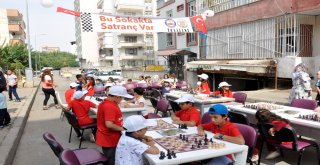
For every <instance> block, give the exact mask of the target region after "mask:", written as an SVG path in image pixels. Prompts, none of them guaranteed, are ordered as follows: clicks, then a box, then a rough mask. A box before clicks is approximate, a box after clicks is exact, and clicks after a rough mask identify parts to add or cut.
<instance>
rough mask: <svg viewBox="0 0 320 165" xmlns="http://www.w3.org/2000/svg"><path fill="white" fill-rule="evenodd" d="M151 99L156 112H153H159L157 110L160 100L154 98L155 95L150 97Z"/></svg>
mask: <svg viewBox="0 0 320 165" xmlns="http://www.w3.org/2000/svg"><path fill="white" fill-rule="evenodd" d="M149 99H150V102H151V105H152V107H153V108H154V112H153V113H155V114H157V113H158V111H157V104H158V100H157V99H156V98H154V97H150V98H149Z"/></svg>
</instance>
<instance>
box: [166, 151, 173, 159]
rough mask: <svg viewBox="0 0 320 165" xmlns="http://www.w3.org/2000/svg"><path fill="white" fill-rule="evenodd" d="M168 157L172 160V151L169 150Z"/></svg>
mask: <svg viewBox="0 0 320 165" xmlns="http://www.w3.org/2000/svg"><path fill="white" fill-rule="evenodd" d="M167 157H168V159H172V157H171V152H170V150H168V154H167Z"/></svg>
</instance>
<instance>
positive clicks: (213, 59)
mask: <svg viewBox="0 0 320 165" xmlns="http://www.w3.org/2000/svg"><path fill="white" fill-rule="evenodd" d="M196 3H197V4H196V6H198V8H199V11H201V12H203V11H205V10H208V9H210V10H213V11H215V16H213V17H210V18H207V20H206V25H207V28H208V33H207V35H206V39H205V40H203V41H202V42H201V44H200V52H201V53H200V56H199V61H195V62H190V63H188V64H187V69H188V74H191V75H196V74H199V73H200V72H205V73H208V74H209V75H210V81H211V85H212V88H214V89H216V85H215V84H217V83H219V82H221V81H228V82H229V83H231V84H234V87H233V88H234V89H236V90H255V89H260V88H264V87H268V86H269V87H271V86H276V87H277V85H280V86H281V85H284V86H286V85H287V86H291V77H292V72H293V69H294V67H295V66H296V65H297V64H299V63H301V62H302V63H305V64H306V65H307V66H308V68H309V74H310V76H311V77H316V72H317V71H318V70H320V48H319V46H317V45H318V44H319V42H320V1H319V0H304V1H299V0H281V1H279V0H197V1H196ZM191 77H192V76H191ZM190 81H192V80H190ZM194 83H195V82H194ZM239 84H240V85H239Z"/></svg>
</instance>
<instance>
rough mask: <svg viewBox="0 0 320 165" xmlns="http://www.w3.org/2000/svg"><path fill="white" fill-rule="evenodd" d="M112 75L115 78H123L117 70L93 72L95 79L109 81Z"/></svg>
mask: <svg viewBox="0 0 320 165" xmlns="http://www.w3.org/2000/svg"><path fill="white" fill-rule="evenodd" d="M110 77H112V78H113V79H114V80H118V79H123V77H121V76H120V75H118V74H116V73H115V72H112V71H111V72H103V71H102V72H96V73H95V74H93V78H94V79H101V80H102V81H107V80H108V79H109V78H110Z"/></svg>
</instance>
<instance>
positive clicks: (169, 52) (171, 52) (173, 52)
mask: <svg viewBox="0 0 320 165" xmlns="http://www.w3.org/2000/svg"><path fill="white" fill-rule="evenodd" d="M156 54H157V56H171V55H189V54H194V53H193V52H191V51H188V50H180V49H170V50H160V51H158V52H157V53H156Z"/></svg>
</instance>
